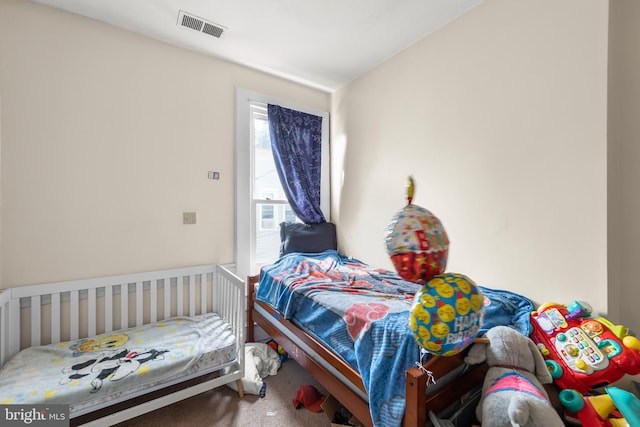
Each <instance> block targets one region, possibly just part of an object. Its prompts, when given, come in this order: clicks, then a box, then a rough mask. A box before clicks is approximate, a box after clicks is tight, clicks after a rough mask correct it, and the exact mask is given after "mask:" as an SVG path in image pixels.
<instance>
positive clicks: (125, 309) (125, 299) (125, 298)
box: [120, 283, 129, 329]
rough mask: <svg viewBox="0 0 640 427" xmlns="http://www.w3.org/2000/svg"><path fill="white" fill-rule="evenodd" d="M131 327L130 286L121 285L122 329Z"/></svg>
mask: <svg viewBox="0 0 640 427" xmlns="http://www.w3.org/2000/svg"><path fill="white" fill-rule="evenodd" d="M128 327H129V285H128V284H127V283H123V284H121V285H120V329H127V328H128Z"/></svg>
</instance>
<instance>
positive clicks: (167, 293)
mask: <svg viewBox="0 0 640 427" xmlns="http://www.w3.org/2000/svg"><path fill="white" fill-rule="evenodd" d="M163 282H164V313H162V318H163V319H168V318H169V317H171V278H169V277H167V278H165V279H163Z"/></svg>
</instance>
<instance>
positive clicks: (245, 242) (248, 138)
mask: <svg viewBox="0 0 640 427" xmlns="http://www.w3.org/2000/svg"><path fill="white" fill-rule="evenodd" d="M252 103H262V104H265V105H266V104H278V105H281V106H283V107H285V108H291V109H294V110H297V111H302V112H305V113H308V114H313V115H316V116H321V117H322V144H321V145H322V159H323V161H322V166H321V190H320V199H321V200H320V208H321V210H322V213H323V214H324V217H325V219H326V220H327V221H331V216H330V213H331V210H330V200H331V192H330V191H331V189H330V176H329V174H330V157H329V156H330V151H329V113H328V112H326V111H319V110H316V109H312V108H308V107H304V106H300V105H295V104H293V103H291V102H288V101H284V100H281V99H277V98H274V97H271V96H268V95H264V94H261V93H257V92H253V91H249V90H246V89H243V88H239V87H236V111H235V119H236V122H235V126H236V129H235V130H236V135H235V136H236V140H235V149H236V189H235V201H236V224H235V242H236V245H235V246H236V251H235V258H236V274H238V275H239V276H240V277H246V276H248V275H253V274H257V273H258V271H255V264H256V262H255V259H256V255H255V253H256V241H255V236H256V200H258V199H254V193H253V187H252V186H253V182H254V181H253V178H254V177H253V171H254V163H253V162H254V156H253V148H254V147H253V137H252V135H251V124H250V120H251V104H252ZM270 203H273V204H278V201H275V200H270ZM285 203H286V201H285ZM276 211H277V209H274V219H276V218H277V217H278V213H277V212H276Z"/></svg>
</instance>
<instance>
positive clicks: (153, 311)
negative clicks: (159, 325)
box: [149, 280, 159, 323]
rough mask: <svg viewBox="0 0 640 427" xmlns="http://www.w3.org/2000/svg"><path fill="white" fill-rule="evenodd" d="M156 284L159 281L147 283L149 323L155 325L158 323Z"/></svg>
mask: <svg viewBox="0 0 640 427" xmlns="http://www.w3.org/2000/svg"><path fill="white" fill-rule="evenodd" d="M158 282H159V280H150V281H149V293H150V296H149V297H150V301H151V307H149V316H150V319H149V321H150V322H151V323H155V322H157V321H158Z"/></svg>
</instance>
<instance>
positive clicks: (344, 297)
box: [247, 249, 533, 427]
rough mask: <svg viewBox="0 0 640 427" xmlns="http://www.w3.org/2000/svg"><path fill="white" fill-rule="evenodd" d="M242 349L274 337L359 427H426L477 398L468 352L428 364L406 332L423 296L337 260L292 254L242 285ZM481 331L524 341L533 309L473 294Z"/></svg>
mask: <svg viewBox="0 0 640 427" xmlns="http://www.w3.org/2000/svg"><path fill="white" fill-rule="evenodd" d="M248 284H249V292H248V331H247V335H248V340H249V341H252V340H253V338H254V331H253V327H254V325H258V326H260V327H261V328H262V329H263V330H265V331H266V333H267V334H269V335H270V336H272V337H273V338H274V339H275V340H276V341H277V342H278V343H279V344H281V345H282V346H283V348H284V349H285V350H286V351H287V352H288V353H289V355H290V356H291V357H292V358H293V359H295V360H296V361H297V362H298V363H300V364H301V365H302V366H303V367H304V368H306V369H307V370H308V371H309V373H310V374H311V375H313V376H314V377H315V378H316V379H317V380H318V382H319V383H320V384H322V385H323V386H324V387H325V388H326V389H327V391H328V392H329V393H331V394H332V395H334V397H336V398H337V399H338V400H339V401H340V402H341V403H342V404H343V405H344V406H345V407H346V408H347V409H348V410H349V411H350V412H351V413H352V414H353V415H354V416H355V417H356V418H358V420H360V421H361V422H362V423H363V424H365V425H368V426H371V425H376V426H385V427H386V426H400V425H405V426H424V425H426V423H427V419H428V415H427V413H428V411H429V410H430V411H432V412H433V413H435V414H441V413H443V411H446V410H447V409H449V408H451V407H452V406H456V405H458V406H459V405H461V404H462V403H463V402H464V400H465V399H468V398H469V397H470V396H471V395H472V391H474V390H477V389H478V388H479V387H480V385H481V383H482V380H483V378H484V373H485V370H486V367H485V366H482V365H476V366H471V365H466V364H465V363H464V360H463V359H464V355H465V352H462V353H460V354H457V355H455V356H451V357H438V356H434V357H430V355H429V354H428V353H425V352H423V351H421V349H420V348H419V347H418V345H417V344H416V342H415V340H414V338H413V336H412V335H411V333H410V332H409V328H408V319H409V309H410V306H411V303H412V302H413V297H414V295H415V293H416V292H417V291H418V290H419V289H420V286H419V285H417V284H415V283H411V282H407V281H404V280H402V279H401V278H400V277H399V276H398V275H397V274H396V273H395V272H391V271H388V270H385V269H379V268H375V267H372V266H370V265H367V264H365V263H363V262H361V261H358V260H356V259H352V258H348V257H345V256H344V255H342V254H340V253H339V252H337V251H336V250H333V249H329V250H325V251H322V252H318V253H300V252H292V253H288V254H284V255H283V256H282V257H280V258H279V259H278V260H277V261H276V262H275V263H273V264H271V265H268V266H265V267H263V268H262V270H261V272H260V275H259V276H251V277H249V278H248ZM480 288H481V290H482V292H483V295H484V304H485V318H484V323H483V326H482V330H481V331H480V333H482V332H483V331H486V330H487V329H489V328H491V327H493V326H496V325H500V324H504V325H510V326H512V327H514V328H515V329H517V330H518V331H520V332H521V333H523V334H528V330H529V315H530V313H531V311H533V304H532V303H531V302H530V301H529V300H528V299H526V298H524V297H522V296H520V295H517V294H514V293H511V292H508V291H502V290H495V289H490V288H486V287H482V286H481V287H480Z"/></svg>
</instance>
